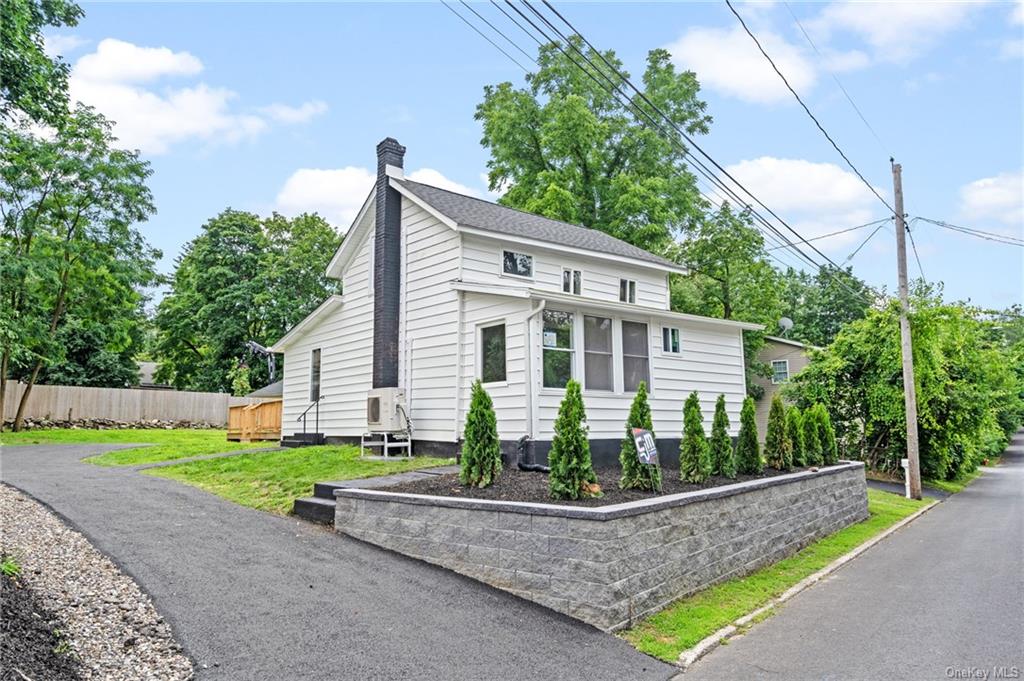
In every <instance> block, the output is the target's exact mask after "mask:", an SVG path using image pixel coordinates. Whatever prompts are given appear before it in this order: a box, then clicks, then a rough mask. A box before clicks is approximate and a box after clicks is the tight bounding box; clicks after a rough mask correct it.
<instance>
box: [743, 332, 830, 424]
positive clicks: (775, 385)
mask: <svg viewBox="0 0 1024 681" xmlns="http://www.w3.org/2000/svg"><path fill="white" fill-rule="evenodd" d="M811 350H817V348H816V347H814V346H813V345H805V344H804V343H801V342H799V341H795V340H790V339H788V338H777V337H775V336H765V337H764V347H763V348H761V352H760V353H758V355H757V359H758V361H760V362H763V363H765V364H767V365H768V366H769V367H771V371H772V375H771V377H768V378H764V377H761V376H757V377H755V378H754V383H756V384H757V385H759V386H761V387H762V388H764V395H762V396H761V399H760V400H758V401H757V409H756V411H755V412H754V414H755V419H756V420H757V437H758V439H759V440H760V441H761V442H762V443H763V442H764V438H765V434H766V433H767V431H768V411H769V410H770V409H771V406H772V396H773V395H775V393H777V392H778V391H779V390H781V389H782V386H783V385H784V384H785V383H786V381H788V380H789V377H790V376H795V375H796V374H797V373H798V372H799V371H800V370H801V369H803V368H804V367H805V366H807V365H808V363H810V361H811V359H810V351H811Z"/></svg>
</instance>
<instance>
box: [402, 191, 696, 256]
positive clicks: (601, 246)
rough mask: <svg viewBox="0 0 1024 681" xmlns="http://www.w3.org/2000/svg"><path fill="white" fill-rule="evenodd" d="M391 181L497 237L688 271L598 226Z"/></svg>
mask: <svg viewBox="0 0 1024 681" xmlns="http://www.w3.org/2000/svg"><path fill="white" fill-rule="evenodd" d="M391 181H392V183H394V184H398V185H399V186H400V187H402V188H404V189H406V190H408V191H409V192H410V193H412V194H413V195H414V196H416V197H417V198H419V199H421V200H422V201H424V202H425V203H427V204H430V205H431V206H432V207H433V208H434V209H435V210H437V211H438V212H439V213H442V214H443V215H445V216H447V217H449V218H451V220H453V221H454V222H455V223H457V224H458V225H459V227H460V228H462V227H469V228H472V229H478V230H482V231H485V232H491V233H493V234H495V235H498V236H509V237H516V238H522V239H534V240H537V241H543V242H546V243H549V244H553V245H555V246H567V247H570V248H578V249H582V250H585V251H593V252H595V253H601V254H604V255H606V256H608V255H611V256H616V257H621V258H629V259H631V260H638V261H640V262H642V263H650V264H652V265H656V266H658V267H659V268H667V269H671V270H673V271H678V272H685V271H686V270H685V268H683V267H682V266H681V265H679V264H677V263H674V262H672V261H671V260H667V259H666V258H662V257H661V256H658V255H655V254H653V253H650V252H648V251H645V250H644V249H642V248H638V247H636V246H633V245H632V244H628V243H626V242H625V241H622V240H621V239H616V238H615V237H613V236H611V235H608V234H605V233H604V232H602V231H600V230H597V229H589V228H587V227H580V226H579V225H573V224H570V223H568V222H562V221H560V220H552V219H551V218H546V217H542V216H540V215H534V214H533V213H526V212H524V211H521V210H516V209H515V208H509V207H507V206H501V205H498V204H496V203H492V202H490V201H484V200H483V199H477V198H474V197H472V196H466V195H465V194H458V193H456V192H453V191H449V190H447V189H441V188H439V187H433V186H431V185H428V184H422V183H420V182H413V181H412V180H407V179H404V178H401V179H400V178H397V177H392V178H391Z"/></svg>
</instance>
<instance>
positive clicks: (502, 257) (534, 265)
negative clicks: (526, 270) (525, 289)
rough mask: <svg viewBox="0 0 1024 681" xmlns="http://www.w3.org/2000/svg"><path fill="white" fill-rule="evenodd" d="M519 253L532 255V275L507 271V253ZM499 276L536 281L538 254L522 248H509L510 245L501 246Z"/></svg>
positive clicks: (499, 251)
mask: <svg viewBox="0 0 1024 681" xmlns="http://www.w3.org/2000/svg"><path fill="white" fill-rule="evenodd" d="M506 252H508V253H518V254H519V255H526V256H529V257H530V276H528V277H527V276H525V275H522V274H512V273H511V272H506V271H505V253H506ZM498 276H499V277H503V278H506V279H512V280H515V281H534V280H535V279H536V278H537V256H535V255H534V254H533V253H532V252H531V251H526V250H523V249H520V248H509V247H508V246H501V247H500V248H499V249H498Z"/></svg>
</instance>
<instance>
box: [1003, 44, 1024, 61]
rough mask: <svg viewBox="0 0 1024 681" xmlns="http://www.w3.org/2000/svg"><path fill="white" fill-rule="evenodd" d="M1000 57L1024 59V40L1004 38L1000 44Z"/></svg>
mask: <svg viewBox="0 0 1024 681" xmlns="http://www.w3.org/2000/svg"><path fill="white" fill-rule="evenodd" d="M999 58H1000V59H1024V40H1004V41H1003V42H1002V43H1001V44H1000V45H999Z"/></svg>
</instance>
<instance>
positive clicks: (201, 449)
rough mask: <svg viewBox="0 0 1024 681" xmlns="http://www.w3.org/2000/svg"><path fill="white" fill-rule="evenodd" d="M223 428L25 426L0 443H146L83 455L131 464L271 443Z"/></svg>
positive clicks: (103, 462)
mask: <svg viewBox="0 0 1024 681" xmlns="http://www.w3.org/2000/svg"><path fill="white" fill-rule="evenodd" d="M226 438H227V431H225V430H191V429H184V428H182V429H178V430H165V429H162V428H154V429H138V430H134V429H128V428H126V429H124V430H121V429H118V430H92V429H87V428H81V429H74V428H62V429H55V430H27V431H22V432H20V433H2V434H0V443H2V444H3V445H5V446H9V445H34V444H146V445H150V446H147V447H139V448H138V449H121V450H118V451H114V452H107V453H106V454H101V455H100V456H94V457H91V458H89V459H86V461H88V462H89V463H94V464H97V465H99V466H131V465H134V464H141V463H152V462H156V461H173V460H174V459H184V458H187V457H190V456H202V455H204V454H219V453H220V452H230V451H232V450H238V449H255V448H258V447H264V446H267V447H273V446H275V445H276V443H274V442H267V443H260V442H254V443H249V442H246V443H242V442H228V441H227V439H226Z"/></svg>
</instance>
